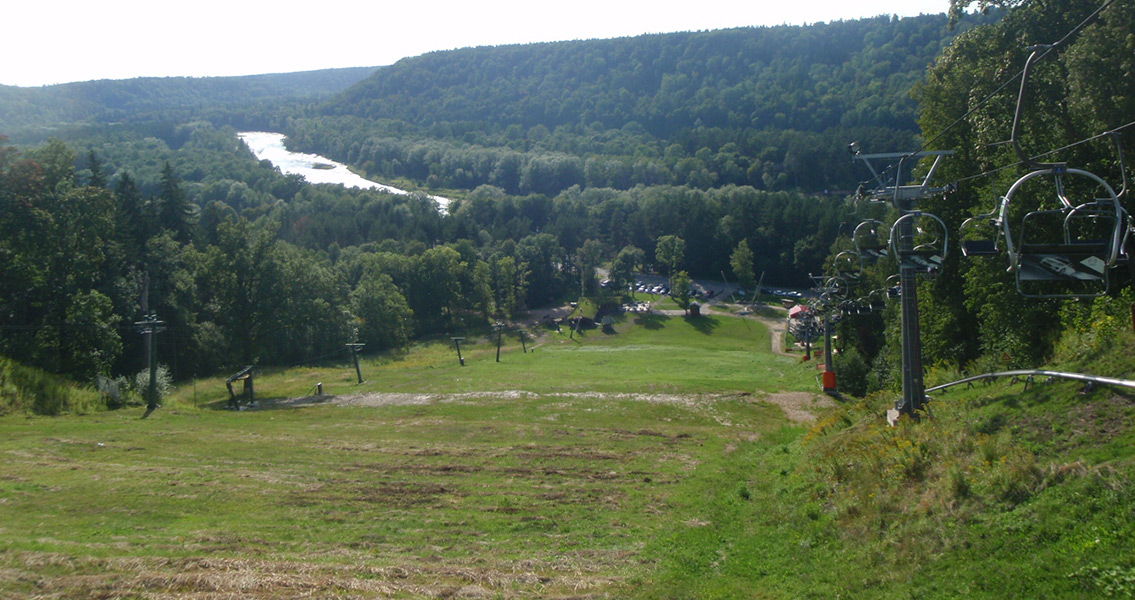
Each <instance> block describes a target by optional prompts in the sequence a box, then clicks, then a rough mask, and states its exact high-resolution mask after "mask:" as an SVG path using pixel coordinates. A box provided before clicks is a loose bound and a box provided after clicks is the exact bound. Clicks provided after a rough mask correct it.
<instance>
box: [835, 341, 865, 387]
mask: <svg viewBox="0 0 1135 600" xmlns="http://www.w3.org/2000/svg"><path fill="white" fill-rule="evenodd" d="M832 368H833V369H835V376H836V381H837V382H838V384H839V389H840V391H841V392H843V393H845V394H850V395H852V396H856V397H858V398H862V397H863V396H864V395H866V394H867V375H868V374H869V373H870V372H871V368H870V367H869V366H868V365H867V361H865V360H863V356H861V355H860V354H859V352H858V351H857V350H855V349H854V348H848V349H847V350H846V351H844V352H840V353H839V354H836V355H835V356H834V357H832Z"/></svg>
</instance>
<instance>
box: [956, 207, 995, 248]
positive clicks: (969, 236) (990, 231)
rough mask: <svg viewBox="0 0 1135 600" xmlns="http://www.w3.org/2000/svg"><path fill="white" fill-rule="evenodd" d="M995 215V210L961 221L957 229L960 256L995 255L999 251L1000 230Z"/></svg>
mask: <svg viewBox="0 0 1135 600" xmlns="http://www.w3.org/2000/svg"><path fill="white" fill-rule="evenodd" d="M996 216H997V213H996V211H995V212H991V213H985V214H981V215H977V216H975V217H970V218H968V219H966V220H965V221H962V226H961V228H960V229H959V230H958V233H959V238H960V240H959V243H960V245H961V247H962V256H965V257H967V258H971V257H975V256H997V255H998V254H1000V253H1001V248H1000V244H999V242H1000V236H1001V230H1000V224H999V223H998V222H997V219H996Z"/></svg>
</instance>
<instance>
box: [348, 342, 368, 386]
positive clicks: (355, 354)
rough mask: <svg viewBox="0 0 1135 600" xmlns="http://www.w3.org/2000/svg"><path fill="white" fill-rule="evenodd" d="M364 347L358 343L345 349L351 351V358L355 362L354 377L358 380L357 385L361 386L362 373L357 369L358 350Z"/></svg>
mask: <svg viewBox="0 0 1135 600" xmlns="http://www.w3.org/2000/svg"><path fill="white" fill-rule="evenodd" d="M365 345H366V344H359V343H353V344H347V348H350V350H351V358H352V359H353V360H354V361H355V376H356V377H358V378H359V385H362V384H363V372H362V370H360V369H359V348H362V347H363V346H365Z"/></svg>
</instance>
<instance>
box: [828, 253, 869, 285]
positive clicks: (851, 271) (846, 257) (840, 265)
mask: <svg viewBox="0 0 1135 600" xmlns="http://www.w3.org/2000/svg"><path fill="white" fill-rule="evenodd" d="M832 265H833V266H834V267H835V271H836V273H838V274H839V276H840V277H845V278H847V279H858V278H859V275H860V273H862V271H863V266H862V257H861V256H860V255H859V253H857V252H852V251H851V250H844V251H843V252H840V253H839V254H836V255H835V258H834V259H832Z"/></svg>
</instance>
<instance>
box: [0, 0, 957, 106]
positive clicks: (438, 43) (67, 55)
mask: <svg viewBox="0 0 1135 600" xmlns="http://www.w3.org/2000/svg"><path fill="white" fill-rule="evenodd" d="M4 4H5V5H6V6H4V7H2V8H0V20H2V21H0V22H2V23H3V26H2V27H0V37H2V38H3V40H4V49H5V52H4V54H5V56H4V59H3V60H2V61H0V85H18V86H39V85H50V84H55V83H66V82H70V81H89V80H92V79H127V78H131V77H148V76H194V77H206V76H228V75H252V74H260V73H287V72H293V71H309V70H314V69H326V68H332V67H363V66H382V65H389V64H393V63H395V62H397V61H398V60H399V59H401V58H404V57H407V56H416V55H419V54H424V53H426V52H430V51H433V50H451V49H454V48H464V47H469V46H486V45H502V44H516V43H528V42H542V41H561V40H572V39H595V38H612V37H622V36H631V35H638V34H642V33H668V32H674V31H698V30H706V29H724V28H729V27H744V26H749V25H782V24H792V25H800V24H806V23H817V22H826V21H835V20H841V19H842V20H848V19H857V18H861V17H872V16H876V15H882V14H885V15H899V16H913V15H918V14H932V13H944V12H946V9H947V8H948V7H949V0H775V1H769V0H743V1H742V0H571V1H569V2H555V3H553V2H540V1H539V0H480V1H476V0H397V1H390V0H386V1H375V0H272V1H258V2H252V1H249V0H196V1H194V2H170V1H163V0H103V1H98V0H45V1H37V0H19V1H13V2H5V3H4Z"/></svg>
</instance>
